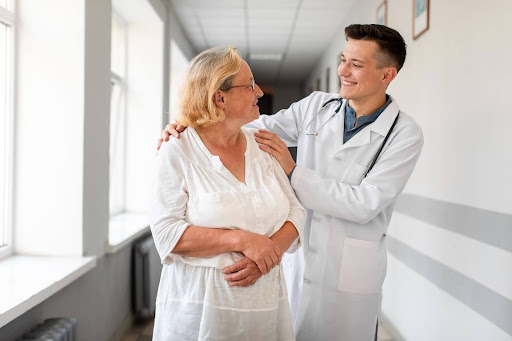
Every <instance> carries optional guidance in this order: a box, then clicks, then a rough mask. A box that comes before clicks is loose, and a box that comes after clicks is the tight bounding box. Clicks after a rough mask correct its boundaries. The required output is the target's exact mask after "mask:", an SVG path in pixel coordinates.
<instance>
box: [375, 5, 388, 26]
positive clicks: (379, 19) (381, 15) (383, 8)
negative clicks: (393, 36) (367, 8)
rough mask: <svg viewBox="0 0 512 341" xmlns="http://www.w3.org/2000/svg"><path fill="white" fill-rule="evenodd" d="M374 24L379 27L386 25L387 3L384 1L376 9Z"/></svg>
mask: <svg viewBox="0 0 512 341" xmlns="http://www.w3.org/2000/svg"><path fill="white" fill-rule="evenodd" d="M375 22H376V23H377V24H379V25H386V26H387V24H388V1H387V0H384V1H382V3H381V4H380V5H379V7H377V15H376V16H375Z"/></svg>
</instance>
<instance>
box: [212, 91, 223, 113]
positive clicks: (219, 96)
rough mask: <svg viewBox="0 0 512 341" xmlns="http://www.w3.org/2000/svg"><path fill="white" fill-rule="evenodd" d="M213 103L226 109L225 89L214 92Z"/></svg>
mask: <svg viewBox="0 0 512 341" xmlns="http://www.w3.org/2000/svg"><path fill="white" fill-rule="evenodd" d="M213 103H215V105H217V106H218V107H219V108H221V109H224V106H225V99H224V91H222V90H217V91H215V92H214V93H213Z"/></svg>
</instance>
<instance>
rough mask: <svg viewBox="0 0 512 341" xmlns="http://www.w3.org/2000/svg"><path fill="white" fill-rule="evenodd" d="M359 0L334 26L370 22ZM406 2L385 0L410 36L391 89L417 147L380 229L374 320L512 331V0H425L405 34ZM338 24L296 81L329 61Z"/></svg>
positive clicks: (498, 334) (481, 333) (399, 326)
mask: <svg viewBox="0 0 512 341" xmlns="http://www.w3.org/2000/svg"><path fill="white" fill-rule="evenodd" d="M379 3H380V1H364V2H359V3H356V4H355V5H354V6H353V8H352V10H351V11H350V12H349V13H347V14H345V16H342V18H341V19H342V21H343V23H344V25H343V26H346V25H348V24H351V23H373V22H374V20H375V10H376V8H377V6H378V5H379ZM412 5H413V1H409V0H388V25H389V26H390V27H393V28H395V29H397V30H398V31H399V32H401V34H402V35H403V36H404V38H405V41H406V43H407V45H408V49H407V52H408V55H407V60H406V62H405V66H404V68H403V69H402V71H400V73H399V75H398V77H397V79H396V80H395V81H394V82H393V83H392V84H391V86H390V88H389V91H388V93H389V94H391V95H392V96H393V97H395V98H396V99H397V100H398V102H399V104H400V107H401V109H402V110H404V111H405V112H407V113H409V114H410V115H412V116H413V117H414V118H415V119H416V120H417V122H418V123H419V124H420V125H421V127H422V129H423V132H424V136H425V145H424V148H423V153H422V156H421V158H420V160H419V162H418V165H417V166H416V170H415V172H414V173H413V175H412V177H411V179H410V181H409V184H408V185H407V187H406V189H405V191H404V195H402V197H401V200H399V202H398V204H397V208H396V210H395V211H396V212H395V215H394V217H393V220H392V222H391V226H390V228H389V233H388V274H387V277H386V281H385V283H384V299H383V305H382V313H383V317H382V318H383V319H384V320H386V321H387V322H389V323H391V324H392V326H393V327H394V328H395V330H396V331H398V332H399V333H400V334H401V336H402V337H403V338H404V339H406V340H414V341H416V340H420V341H421V340H475V341H476V340H511V339H512V247H511V241H512V230H511V229H510V226H512V225H511V224H512V205H511V200H510V194H509V192H510V191H509V189H510V188H512V177H510V175H509V174H511V173H512V158H511V157H510V156H511V155H512V153H511V151H510V144H511V142H512V140H511V136H512V115H511V114H512V112H511V109H510V102H509V97H510V94H511V93H512V83H511V81H510V80H511V79H512V63H511V62H510V61H511V60H512V36H511V35H510V32H512V21H510V13H512V3H511V2H510V1H508V0H494V1H491V2H482V1H466V2H464V3H461V2H460V1H455V0H446V1H431V4H430V10H431V12H430V14H431V16H430V29H429V30H428V31H427V32H426V33H425V34H424V35H423V36H421V37H420V38H419V39H418V40H415V41H413V40H412V32H411V31H412ZM344 44H345V38H344V34H343V31H342V30H340V32H339V34H338V36H337V37H335V38H334V39H333V42H332V44H331V46H330V47H329V48H328V49H327V50H326V52H325V54H324V55H323V57H322V58H321V59H320V60H319V62H318V64H317V66H316V68H315V70H314V71H313V72H312V74H311V75H310V77H309V78H308V81H307V82H306V84H305V88H307V87H308V86H309V85H310V84H314V81H315V79H316V78H317V77H318V75H320V77H322V82H323V79H324V78H323V77H324V74H325V69H326V67H327V66H329V67H330V68H331V70H332V74H331V89H338V76H337V75H336V74H335V72H336V58H337V56H338V54H339V52H340V51H341V50H342V49H343V47H344Z"/></svg>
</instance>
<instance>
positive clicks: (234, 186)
mask: <svg viewBox="0 0 512 341" xmlns="http://www.w3.org/2000/svg"><path fill="white" fill-rule="evenodd" d="M242 131H243V132H244V134H245V137H246V141H247V148H246V151H245V184H244V183H242V182H240V181H238V180H237V179H236V178H235V177H234V176H233V174H231V172H229V170H228V169H227V168H226V167H224V165H223V164H222V162H221V161H220V158H219V157H218V156H215V155H212V154H211V153H210V152H209V150H208V149H207V148H206V146H205V145H204V144H203V142H202V141H201V139H200V137H199V135H198V134H197V132H196V131H195V130H194V129H192V128H188V129H187V130H186V131H185V132H183V133H182V134H181V138H180V139H179V140H178V139H171V140H170V141H169V142H166V143H164V144H163V145H162V147H161V149H160V151H159V153H158V157H157V165H156V176H155V181H154V184H153V188H152V194H151V199H152V201H151V210H152V213H151V231H152V233H153V237H154V240H155V244H156V248H157V250H158V253H159V255H160V257H161V260H162V263H163V264H164V267H163V270H162V277H161V279H160V285H159V291H158V297H157V313H156V318H155V330H154V337H155V339H156V340H203V339H208V340H216V339H222V340H245V339H247V340H253V339H254V340H260V339H261V340H289V339H293V329H292V325H291V318H290V316H289V315H290V313H289V306H288V302H287V294H286V285H285V282H284V277H283V275H282V271H281V269H280V266H277V267H275V268H274V269H272V271H271V272H270V273H269V274H267V275H265V276H262V277H261V278H260V279H259V280H258V281H257V282H256V283H255V284H254V285H252V286H250V287H247V288H241V287H230V286H229V285H228V284H227V282H226V281H225V280H224V279H223V278H224V275H223V274H222V272H221V269H222V268H224V267H226V266H228V265H231V264H233V263H235V262H236V261H238V260H240V259H242V256H241V255H239V254H238V253H234V252H230V253H224V254H220V255H216V256H212V257H204V258H203V257H201V258H199V257H183V256H179V255H177V254H173V253H172V250H173V249H174V247H175V245H176V244H177V242H178V241H179V239H180V238H181V236H182V234H183V232H184V231H185V229H186V228H187V227H188V226H189V225H191V224H193V225H197V226H202V227H209V228H231V229H242V230H247V231H251V232H255V233H259V234H262V235H265V236H268V237H270V236H272V235H273V234H274V233H275V232H276V231H278V230H279V229H280V228H281V227H282V225H283V224H284V222H285V221H290V222H292V223H293V224H294V226H295V227H296V229H297V231H298V234H299V237H298V238H297V240H296V241H295V243H294V244H293V245H292V246H291V247H290V249H289V250H288V251H287V252H293V251H295V249H296V248H297V247H298V246H299V245H300V241H301V240H302V239H303V228H304V221H305V210H304V209H303V207H302V206H301V205H300V204H299V202H298V200H297V198H296V197H295V194H294V192H293V189H292V188H291V186H290V183H289V181H288V178H287V176H286V174H285V173H284V171H283V170H282V169H281V167H280V165H279V163H278V162H277V160H275V158H273V157H272V156H271V155H269V154H267V153H265V152H263V151H262V150H261V149H259V147H258V144H257V143H256V141H255V140H254V132H255V130H253V129H245V128H242Z"/></svg>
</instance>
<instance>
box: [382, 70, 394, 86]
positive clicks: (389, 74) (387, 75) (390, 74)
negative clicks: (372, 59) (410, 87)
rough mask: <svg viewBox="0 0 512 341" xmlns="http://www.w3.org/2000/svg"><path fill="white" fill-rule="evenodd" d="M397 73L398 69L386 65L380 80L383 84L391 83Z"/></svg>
mask: <svg viewBox="0 0 512 341" xmlns="http://www.w3.org/2000/svg"><path fill="white" fill-rule="evenodd" d="M397 74H398V71H396V68H394V67H388V68H386V69H385V71H384V74H383V76H382V81H383V82H384V83H385V84H389V83H391V81H392V80H393V79H395V77H396V75H397Z"/></svg>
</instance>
